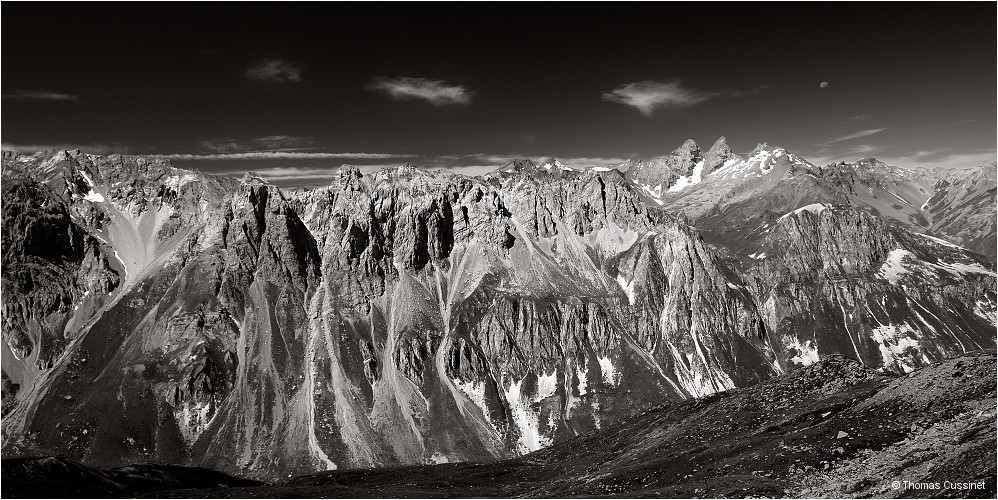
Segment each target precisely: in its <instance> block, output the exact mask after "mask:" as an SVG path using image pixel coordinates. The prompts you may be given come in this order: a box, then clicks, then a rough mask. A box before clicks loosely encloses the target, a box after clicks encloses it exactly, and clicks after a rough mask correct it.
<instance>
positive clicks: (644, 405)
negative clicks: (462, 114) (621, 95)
mask: <svg viewBox="0 0 998 500" xmlns="http://www.w3.org/2000/svg"><path fill="white" fill-rule="evenodd" d="M995 170H996V166H995V163H994V162H992V163H991V164H989V165H984V166H980V167H975V168H968V169H966V170H963V171H934V170H929V169H923V170H908V169H902V168H898V167H891V166H888V165H885V164H883V163H881V162H878V161H876V160H875V159H872V158H870V159H864V160H860V161H858V162H856V163H851V164H849V163H845V164H843V163H839V164H833V165H827V166H824V167H818V166H815V165H813V164H811V163H809V162H808V161H807V160H805V159H803V158H801V157H799V156H798V155H796V154H794V153H791V152H789V151H786V150H785V149H782V148H777V147H770V146H768V145H765V144H762V145H760V146H759V147H757V148H756V149H755V151H753V152H752V153H751V154H750V155H748V156H747V157H746V158H742V157H739V156H737V155H735V154H733V153H732V152H731V150H730V148H728V146H727V145H726V143H725V141H724V139H723V138H721V139H720V140H718V141H717V142H716V143H715V144H714V145H713V146H712V147H711V148H710V150H708V151H707V152H706V153H703V154H701V151H700V149H699V147H698V146H697V145H696V143H694V142H693V141H687V142H686V143H685V144H683V145H682V146H681V147H680V148H679V149H677V150H676V151H674V152H673V153H672V154H670V155H667V156H665V157H662V158H655V159H651V160H648V161H641V162H638V161H632V162H627V163H625V164H621V165H607V166H596V167H593V168H589V169H584V170H577V169H573V168H570V167H566V166H565V165H563V164H561V163H560V162H558V161H557V160H551V161H549V162H545V163H541V164H540V165H537V164H534V163H532V162H530V161H526V160H524V161H517V162H513V163H510V164H509V165H505V166H502V167H499V168H497V169H496V170H495V171H494V172H491V173H488V174H485V175H482V176H479V177H467V176H463V175H459V174H455V173H450V172H447V171H445V170H438V171H426V170H421V169H418V168H415V167H414V166H411V165H406V166H402V167H398V168H393V169H383V170H380V171H377V172H375V173H373V174H368V175H362V174H361V173H360V172H359V170H357V169H355V168H342V169H341V170H340V171H339V173H338V176H337V178H336V179H334V180H333V181H332V182H331V184H330V185H329V186H327V187H323V188H317V189H282V188H278V187H276V186H274V185H271V184H269V183H268V182H267V181H266V180H265V179H264V178H263V177H260V176H258V175H254V174H247V175H246V176H244V177H243V178H242V179H234V178H227V177H217V176H213V175H210V174H206V173H203V172H198V171H194V170H186V169H181V168H176V167H174V166H173V165H172V164H171V163H170V162H169V161H166V160H163V159H160V158H156V157H142V156H123V155H106V156H96V155H89V154H85V153H83V152H80V151H55V152H52V151H49V152H42V153H37V154H34V155H24V154H18V153H13V152H4V154H3V164H2V180H3V188H2V189H3V208H2V211H3V214H2V216H3V218H2V221H3V228H4V230H3V235H2V250H3V257H2V258H3V261H2V265H3V273H2V280H3V283H2V284H3V287H2V288H3V291H2V313H3V320H2V338H3V347H2V361H3V363H2V367H3V415H4V418H3V424H2V426H3V427H2V430H3V438H4V444H3V453H4V456H5V457H10V456H25V455H40V454H41V455H48V454H52V455H59V456H62V457H66V458H68V459H73V460H79V461H81V462H83V463H86V464H89V465H93V466H100V467H119V466H124V465H128V464H132V463H141V462H150V461H157V462H168V463H174V464H188V465H204V466H210V467H212V468H214V469H218V470H222V471H225V472H228V473H233V474H237V475H240V476H245V477H252V478H255V479H261V480H268V481H272V480H276V479H277V478H286V477H287V476H288V475H299V474H306V473H311V472H316V471H323V470H330V469H336V468H369V467H392V466H404V465H413V464H431V463H442V462H492V461H495V460H498V459H507V458H512V457H516V456H520V455H523V454H526V453H530V452H536V451H537V450H540V449H541V448H547V447H550V446H552V445H556V444H558V443H565V442H569V441H570V440H573V439H576V438H577V437H578V436H583V435H588V434H589V433H593V432H597V431H600V430H601V429H604V428H607V427H608V426H612V425H614V422H620V421H623V419H626V418H628V417H633V416H635V415H640V414H642V413H643V412H645V411H647V410H649V409H651V408H655V407H659V406H661V405H662V404H664V403H669V404H678V403H680V402H683V401H687V400H691V399H696V398H704V397H708V396H711V395H714V394H716V393H719V392H724V391H731V390H733V389H739V388H746V387H750V386H755V385H757V384H759V383H761V382H765V381H767V380H770V379H773V378H774V377H779V376H781V375H783V374H786V373H788V372H794V371H796V370H798V369H800V368H801V367H804V366H809V365H814V364H815V363H819V362H821V361H822V360H825V359H828V358H829V357H834V356H836V355H840V356H844V357H846V358H849V359H852V360H854V361H858V362H860V363H861V364H862V365H863V366H864V367H865V368H864V369H869V370H878V371H879V372H880V373H891V374H903V373H909V372H912V371H914V370H917V369H919V368H921V367H928V366H932V365H934V364H936V363H937V362H939V361H940V360H943V359H947V358H952V357H954V356H960V355H962V354H963V353H965V352H969V351H977V350H980V349H994V348H995V343H996V339H995V317H996V292H995V287H996V274H995V225H996V224H995V219H996V212H995V193H996V180H995ZM552 449H554V448H552Z"/></svg>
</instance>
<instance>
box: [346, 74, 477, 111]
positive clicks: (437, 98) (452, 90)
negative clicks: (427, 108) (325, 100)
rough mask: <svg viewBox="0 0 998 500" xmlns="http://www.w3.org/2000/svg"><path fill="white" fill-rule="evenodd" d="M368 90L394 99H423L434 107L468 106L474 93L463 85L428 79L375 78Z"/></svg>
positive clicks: (368, 85)
mask: <svg viewBox="0 0 998 500" xmlns="http://www.w3.org/2000/svg"><path fill="white" fill-rule="evenodd" d="M366 88H367V89H368V90H373V91H375V92H381V93H384V94H387V95H388V96H390V97H391V98H392V99H397V100H403V99H423V100H425V101H427V102H429V103H430V104H433V105H434V106H446V105H448V104H468V103H470V102H471V96H472V94H473V92H472V91H471V90H468V89H467V88H465V87H464V86H463V85H451V84H450V83H448V82H446V81H444V80H431V79H428V78H410V77H406V76H403V77H399V78H385V77H376V78H373V79H372V80H371V81H370V82H369V83H368V84H367V86H366Z"/></svg>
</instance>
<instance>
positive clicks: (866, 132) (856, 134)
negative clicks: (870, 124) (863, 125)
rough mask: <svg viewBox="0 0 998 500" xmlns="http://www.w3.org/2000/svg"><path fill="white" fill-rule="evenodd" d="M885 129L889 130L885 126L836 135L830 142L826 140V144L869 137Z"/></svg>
mask: <svg viewBox="0 0 998 500" xmlns="http://www.w3.org/2000/svg"><path fill="white" fill-rule="evenodd" d="M885 130H887V127H884V128H869V129H866V130H860V131H858V132H853V133H852V134H849V135H844V136H842V137H836V138H834V139H831V140H829V141H828V142H825V144H834V143H836V142H842V141H851V140H853V139H859V138H861V137H869V136H871V135H873V134H879V133H881V132H883V131H885Z"/></svg>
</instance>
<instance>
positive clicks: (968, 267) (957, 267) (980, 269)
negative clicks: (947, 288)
mask: <svg viewBox="0 0 998 500" xmlns="http://www.w3.org/2000/svg"><path fill="white" fill-rule="evenodd" d="M932 266H933V267H936V268H939V269H942V270H944V271H948V272H949V273H950V274H955V275H957V276H962V275H964V274H987V275H988V276H995V273H993V272H991V271H990V270H988V269H986V268H985V267H984V266H982V265H980V264H978V263H976V262H971V263H970V264H965V263H962V262H954V263H952V264H949V263H946V262H943V261H939V264H938V265H937V264H933V265H932Z"/></svg>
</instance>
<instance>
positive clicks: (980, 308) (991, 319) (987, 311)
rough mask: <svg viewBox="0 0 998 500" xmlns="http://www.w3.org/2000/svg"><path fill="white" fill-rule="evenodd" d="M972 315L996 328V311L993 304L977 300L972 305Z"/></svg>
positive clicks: (997, 312)
mask: <svg viewBox="0 0 998 500" xmlns="http://www.w3.org/2000/svg"><path fill="white" fill-rule="evenodd" d="M974 314H976V315H978V316H980V317H982V318H984V320H985V321H987V322H988V323H991V325H992V326H998V311H996V310H995V303H994V302H990V301H986V300H978V301H977V302H976V303H975V304H974Z"/></svg>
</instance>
